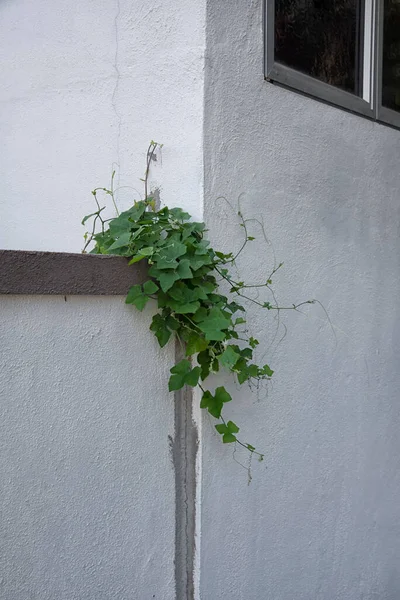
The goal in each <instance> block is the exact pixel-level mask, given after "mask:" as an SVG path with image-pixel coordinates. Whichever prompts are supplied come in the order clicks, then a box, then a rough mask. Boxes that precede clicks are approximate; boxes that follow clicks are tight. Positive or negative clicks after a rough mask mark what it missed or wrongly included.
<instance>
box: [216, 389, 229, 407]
mask: <svg viewBox="0 0 400 600" xmlns="http://www.w3.org/2000/svg"><path fill="white" fill-rule="evenodd" d="M215 397H216V398H217V399H218V401H219V402H222V403H223V404H224V403H225V402H230V401H231V400H232V396H231V395H230V394H229V393H228V392H227V391H226V389H225V388H224V387H223V386H220V387H217V389H216V390H215Z"/></svg>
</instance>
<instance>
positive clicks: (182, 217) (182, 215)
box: [169, 208, 191, 221]
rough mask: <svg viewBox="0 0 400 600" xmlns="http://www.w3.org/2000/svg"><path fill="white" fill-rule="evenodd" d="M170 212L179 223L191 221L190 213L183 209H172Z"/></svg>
mask: <svg viewBox="0 0 400 600" xmlns="http://www.w3.org/2000/svg"><path fill="white" fill-rule="evenodd" d="M169 212H170V214H171V215H172V216H173V217H174V219H176V220H177V221H189V219H190V218H191V217H190V215H189V213H187V212H184V211H183V210H182V209H181V208H171V210H170V211H169Z"/></svg>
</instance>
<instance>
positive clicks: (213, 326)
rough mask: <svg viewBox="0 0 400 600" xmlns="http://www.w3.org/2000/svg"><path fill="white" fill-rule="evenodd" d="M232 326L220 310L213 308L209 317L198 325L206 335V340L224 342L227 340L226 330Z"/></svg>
mask: <svg viewBox="0 0 400 600" xmlns="http://www.w3.org/2000/svg"><path fill="white" fill-rule="evenodd" d="M230 325H231V321H230V319H227V318H226V317H224V315H223V313H222V312H221V310H220V309H219V308H216V307H214V308H212V309H211V310H210V311H209V313H208V315H207V316H206V317H205V319H204V320H203V321H201V322H200V323H199V325H198V327H199V329H201V331H202V332H203V333H204V334H205V336H206V340H209V341H222V340H223V339H224V338H225V333H224V332H223V330H224V329H228V328H229V326H230Z"/></svg>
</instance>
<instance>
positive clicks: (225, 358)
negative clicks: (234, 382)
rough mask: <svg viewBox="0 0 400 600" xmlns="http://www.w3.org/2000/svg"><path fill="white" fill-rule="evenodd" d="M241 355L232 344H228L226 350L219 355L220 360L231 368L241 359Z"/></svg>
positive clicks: (223, 364) (227, 367)
mask: <svg viewBox="0 0 400 600" xmlns="http://www.w3.org/2000/svg"><path fill="white" fill-rule="evenodd" d="M239 358H240V355H239V354H237V353H236V352H235V351H234V349H233V348H232V346H227V347H226V348H225V350H224V352H223V353H222V354H221V355H220V356H218V360H219V362H220V363H221V365H222V366H223V367H225V369H228V370H231V369H232V367H233V366H234V365H235V364H236V363H237V361H238V360H239Z"/></svg>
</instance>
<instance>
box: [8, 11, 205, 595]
mask: <svg viewBox="0 0 400 600" xmlns="http://www.w3.org/2000/svg"><path fill="white" fill-rule="evenodd" d="M0 34H1V35H0V53H1V56H2V60H1V63H0V77H1V81H2V86H1V90H0V102H1V106H2V110H1V112H0V137H1V140H2V148H3V152H2V160H1V165H0V182H1V187H2V190H3V194H2V198H1V200H0V248H6V249H21V250H54V251H72V252H79V251H80V250H81V248H82V245H83V233H84V228H83V227H82V226H81V224H80V222H81V219H82V217H83V216H84V215H85V214H88V213H90V212H92V211H93V208H94V205H93V198H92V196H91V193H90V192H91V190H92V189H93V188H94V187H96V186H108V184H109V180H110V175H111V172H112V170H113V169H116V186H117V187H118V190H117V194H116V196H117V202H118V204H119V207H120V208H121V209H124V208H127V207H128V206H129V205H131V204H132V202H133V201H134V200H137V199H139V198H140V197H142V196H143V183H142V182H141V181H140V178H142V177H143V175H144V170H145V160H146V150H147V147H148V145H149V142H150V140H152V139H153V140H156V141H157V142H160V143H163V144H164V147H163V150H162V154H160V153H157V162H154V163H153V164H152V168H151V173H150V186H149V187H150V189H155V188H159V190H160V200H161V203H165V204H168V205H170V206H173V205H180V206H183V207H184V208H186V209H187V210H188V211H189V212H191V213H192V214H193V216H194V217H196V218H201V217H202V208H203V205H202V199H203V140H202V135H203V82H204V49H205V0H201V1H200V2H199V1H196V2H195V1H194V0H183V1H182V2H179V3H178V4H177V3H174V2H172V1H169V2H160V1H157V0H150V1H148V0H147V1H146V2H145V1H142V0H134V1H133V2H132V1H130V2H128V1H127V0H113V2H108V1H105V0H100V1H94V0H84V1H83V2H81V3H80V4H74V3H71V2H67V1H66V0H54V1H53V2H50V3H49V2H47V1H46V0H38V1H37V2H35V3H31V2H29V1H28V0H6V1H5V2H2V3H1V6H0ZM111 215H112V211H110V212H109V216H111ZM0 301H1V303H2V304H1V311H2V316H3V314H4V315H7V319H9V323H8V327H9V328H8V329H7V322H4V323H2V325H4V327H5V333H4V332H3V334H4V336H5V339H6V341H7V344H6V347H7V348H8V351H9V353H10V354H9V355H8V354H7V355H6V357H5V358H4V360H3V363H4V364H3V365H2V366H4V370H2V376H3V377H4V378H5V381H6V383H7V386H9V387H7V389H6V392H5V394H6V398H7V403H9V404H10V408H9V407H8V404H7V411H9V412H7V413H6V416H7V419H6V421H5V422H4V423H3V426H4V427H5V431H6V435H5V437H4V436H3V441H4V451H5V452H6V457H7V460H6V462H5V466H4V468H5V470H6V472H5V475H6V476H7V478H8V479H7V481H10V489H9V491H8V492H7V496H6V497H5V501H6V507H5V509H4V522H5V526H6V527H7V535H6V537H4V538H3V544H4V546H3V548H4V552H5V553H4V558H3V567H4V569H3V570H4V572H5V576H4V579H3V580H2V584H0V585H3V588H1V587H0V596H1V593H2V592H3V590H5V591H4V594H5V597H6V598H7V600H8V598H10V600H11V598H12V600H16V599H18V600H19V599H20V598H21V600H22V598H26V597H28V595H29V594H30V595H29V597H30V598H31V597H32V598H41V599H42V598H44V599H45V598H49V599H50V598H51V599H53V598H60V599H62V598H65V599H67V598H68V600H69V599H72V598H79V599H81V598H96V600H97V599H99V598H107V600H108V599H109V598H118V600H120V599H122V598H127V599H128V598H135V599H140V600H142V599H143V600H144V599H145V598H153V597H154V598H161V599H163V600H164V599H165V598H167V599H168V598H171V597H172V594H173V590H174V589H175V587H174V586H175V584H174V582H173V579H174V570H173V560H174V539H173V537H172V538H171V535H172V536H173V535H174V533H173V532H172V529H171V528H172V527H175V521H173V520H172V516H171V515H172V514H173V513H174V511H175V505H174V500H175V496H174V494H173V491H172V487H171V486H172V485H173V483H172V482H173V470H172V466H171V464H170V462H169V459H168V456H167V455H168V451H169V450H168V438H167V436H168V435H171V436H173V435H174V425H173V411H174V409H173V403H172V399H171V396H170V395H169V394H168V393H167V394H166V392H165V391H166V390H167V381H168V375H169V374H168V368H169V367H170V366H171V364H172V361H173V358H172V350H171V352H169V351H168V350H167V352H165V350H164V351H163V353H161V354H160V353H158V352H156V350H155V342H154V340H153V337H152V334H151V333H150V332H148V331H147V327H148V324H149V322H148V319H147V322H146V321H145V324H143V319H142V317H141V315H136V318H135V320H134V321H133V322H132V321H130V320H129V319H131V313H132V311H131V310H129V317H128V316H127V314H128V313H127V312H126V311H127V308H126V307H125V308H124V307H123V306H122V305H120V303H121V302H122V300H121V299H119V300H116V299H110V298H105V299H101V300H99V299H97V300H94V299H90V301H89V300H87V301H83V300H82V299H80V300H78V299H72V300H71V301H70V300H68V303H67V304H66V305H65V306H64V300H62V299H51V300H49V299H45V298H41V299H40V300H39V299H35V300H33V299H30V300H29V301H28V300H23V299H19V300H18V301H17V300H15V299H7V300H5V299H4V302H5V303H6V304H5V305H4V306H5V308H3V299H0ZM58 302H59V303H60V304H58ZM4 311H5V312H4ZM66 311H67V312H68V311H72V312H71V315H70V321H68V320H66V321H65V322H63V323H61V324H60V323H59V321H62V320H63V319H64V317H65V313H66ZM48 313H49V314H48ZM21 314H22V316H21ZM20 318H21V319H22V323H23V329H24V330H25V329H26V332H27V333H26V336H25V334H23V330H22V329H21V331H20V330H19V327H20V325H19V324H18V319H20ZM119 318H121V319H122V322H123V324H124V325H123V326H121V325H119V324H118V319H119ZM53 319H54V322H53ZM109 319H111V321H110V323H106V324H105V325H104V327H103V326H102V325H101V323H102V322H103V320H106V321H108V320H109ZM2 321H3V318H2ZM43 323H45V332H44V333H42V332H41V329H40V328H41V326H42V325H43ZM13 327H16V328H17V332H16V336H14V334H13V331H12V328H13ZM21 327H22V326H21ZM137 328H139V331H140V336H138V334H137ZM105 330H106V331H107V333H104V331H105ZM142 333H143V335H142ZM30 335H31V337H29V336H30ZM120 336H121V339H120ZM27 340H28V342H27ZM93 340H95V341H96V342H97V345H96V350H95V352H94V353H93ZM108 342H110V344H109V347H107V345H106V344H108ZM25 343H27V344H28V347H27V348H25ZM35 345H36V346H37V350H36V352H37V356H38V357H40V358H43V359H44V360H43V362H41V361H39V359H37V358H36V355H35V350H34V348H35ZM118 345H119V346H118ZM115 346H117V349H115ZM163 357H164V358H163ZM130 360H131V362H129V361H130ZM4 361H6V362H4ZM124 361H126V362H124ZM64 366H65V367H66V369H67V374H66V375H64V374H63V373H62V372H61V369H62V367H64ZM167 367H168V368H167ZM14 373H16V379H14ZM90 373H92V375H90ZM161 373H162V375H161ZM110 377H111V379H109V378H110ZM53 378H55V379H54V381H53ZM149 379H150V384H149V383H148V381H149ZM115 382H117V385H118V393H117V394H116V396H115V395H114V391H113V385H115ZM103 386H104V388H103ZM103 389H104V390H106V391H107V394H106V392H105V391H103ZM7 394H9V396H7ZM99 395H100V400H99V399H98V396H99ZM135 401H136V402H138V401H139V405H138V406H137V411H136V409H135V410H134V408H133V407H134V406H135ZM97 411H100V414H99V415H97V414H96V413H97ZM120 414H122V415H124V419H126V421H124V420H123V419H121V418H120V416H119V415H120ZM53 424H54V425H53ZM53 427H54V430H55V433H54V430H53ZM120 428H121V431H122V433H121V431H120ZM86 435H87V437H86ZM20 442H21V446H20V445H19V444H20ZM30 442H32V443H33V444H34V445H35V451H34V452H33V453H30V447H29V444H30ZM14 456H16V458H17V461H18V462H15V461H13V457H14ZM64 457H65V458H64ZM88 461H89V462H88ZM198 468H199V466H198ZM160 474H161V479H160V480H159V476H160ZM81 476H82V477H81ZM52 477H53V478H54V480H51V478H52ZM49 479H50V480H51V481H50V482H49V481H48V480H49ZM81 479H83V482H82V481H81ZM42 482H43V483H42ZM157 482H158V483H157ZM48 490H49V491H48ZM48 495H49V496H50V497H49V498H48ZM99 495H100V497H98V496H99ZM139 496H140V498H139V499H138V497H139ZM30 497H32V499H31V500H30V499H29V498H30ZM24 503H25V504H24ZM29 503H31V505H30V504H29ZM198 518H199V513H197V519H198ZM47 519H49V521H50V525H48V524H47V523H45V521H47ZM173 519H175V516H174V517H173ZM60 530H61V533H60V534H59V531H60ZM59 535H60V536H61V540H58V536H59ZM144 538H146V539H144ZM157 544H158V545H157ZM197 547H199V543H198V544H197ZM10 548H15V551H14V550H10ZM155 571H157V572H155ZM1 575H2V573H1V574H0V577H1ZM195 579H196V582H197V581H198V573H197V574H196V576H195ZM196 585H197V583H196Z"/></svg>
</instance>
